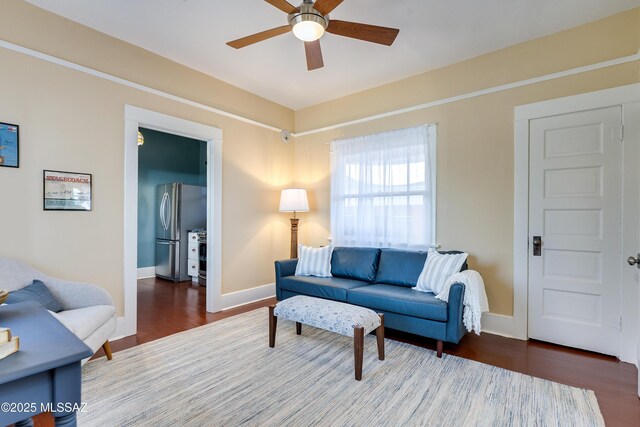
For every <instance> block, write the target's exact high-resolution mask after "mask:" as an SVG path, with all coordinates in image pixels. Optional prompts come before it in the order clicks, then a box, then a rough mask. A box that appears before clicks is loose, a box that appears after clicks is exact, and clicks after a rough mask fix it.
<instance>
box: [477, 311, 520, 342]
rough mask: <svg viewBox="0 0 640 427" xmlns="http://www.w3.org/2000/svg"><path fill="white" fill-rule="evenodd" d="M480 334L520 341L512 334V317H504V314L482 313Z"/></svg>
mask: <svg viewBox="0 0 640 427" xmlns="http://www.w3.org/2000/svg"><path fill="white" fill-rule="evenodd" d="M482 332H483V333H487V334H492V335H500V336H502V337H507V338H516V339H520V338H518V337H517V336H516V334H515V333H514V321H513V316H505V315H504V314H495V313H484V314H483V315H482Z"/></svg>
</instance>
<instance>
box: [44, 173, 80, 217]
mask: <svg viewBox="0 0 640 427" xmlns="http://www.w3.org/2000/svg"><path fill="white" fill-rule="evenodd" d="M43 182H44V210H45V211H90V210H91V174H89V173H74V172H62V171H48V170H45V171H43Z"/></svg>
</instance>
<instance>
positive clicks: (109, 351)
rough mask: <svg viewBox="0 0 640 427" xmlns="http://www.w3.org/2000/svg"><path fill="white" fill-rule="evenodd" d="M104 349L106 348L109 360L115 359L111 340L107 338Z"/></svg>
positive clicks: (105, 352) (105, 351)
mask: <svg viewBox="0 0 640 427" xmlns="http://www.w3.org/2000/svg"><path fill="white" fill-rule="evenodd" d="M102 349H103V350H104V354H106V355H107V360H111V359H113V355H112V354H111V344H109V340H106V341H105V342H104V344H102Z"/></svg>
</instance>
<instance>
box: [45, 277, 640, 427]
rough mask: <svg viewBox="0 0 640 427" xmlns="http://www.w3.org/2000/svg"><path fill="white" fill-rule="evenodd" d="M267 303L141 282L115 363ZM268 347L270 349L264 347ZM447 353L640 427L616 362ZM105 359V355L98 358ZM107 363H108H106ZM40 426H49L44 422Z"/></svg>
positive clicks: (539, 346)
mask: <svg viewBox="0 0 640 427" xmlns="http://www.w3.org/2000/svg"><path fill="white" fill-rule="evenodd" d="M273 303H275V299H270V300H264V301H260V302H257V303H253V304H248V305H245V306H242V307H239V308H235V309H230V310H226V311H223V312H221V313H215V314H211V313H206V311H205V288H204V287H201V286H196V285H192V284H190V283H189V282H186V283H180V284H177V285H175V284H173V283H171V282H167V281H163V280H159V279H158V280H156V279H144V280H140V281H139V282H138V335H136V336H134V337H127V338H124V339H121V340H118V341H114V342H113V343H112V344H111V349H112V351H113V352H115V353H116V354H114V358H117V357H118V355H117V352H118V351H119V350H122V349H125V348H129V347H133V346H135V345H138V344H141V343H144V342H148V341H152V340H155V339H158V338H161V337H164V336H167V335H170V334H174V333H176V332H180V331H184V330H187V329H190V328H194V327H196V326H201V325H204V324H207V323H210V322H215V321H216V320H220V319H224V318H227V317H230V316H234V315H237V314H240V313H245V312H247V311H251V310H254V309H256V308H260V307H265V306H268V305H270V304H273ZM387 338H391V339H396V340H399V341H404V342H408V343H411V344H414V345H417V346H420V347H423V348H427V349H431V350H435V341H433V340H428V339H424V338H421V337H416V336H413V335H410V334H404V333H400V332H396V331H387ZM265 345H266V343H265ZM445 353H448V354H453V355H456V356H460V357H464V358H467V359H472V360H476V361H478V362H483V363H487V364H489V365H494V366H498V367H501V368H504V369H509V370H511V371H516V372H521V373H523V374H527V375H532V376H535V377H539V378H544V379H547V380H551V381H557V382H559V383H563V384H568V385H571V386H574V387H581V388H587V389H591V390H593V391H595V393H596V397H597V398H598V404H599V405H600V409H601V411H602V414H603V415H604V419H605V422H606V424H607V425H608V426H636V427H637V426H640V400H639V399H638V397H637V391H636V387H637V383H636V381H637V371H636V368H635V366H633V365H631V364H628V363H621V362H619V361H618V360H616V359H615V358H613V357H609V356H603V355H599V354H596V353H590V352H586V351H581V350H575V349H570V348H566V347H561V346H557V345H553V344H547V343H543V342H539V341H534V340H529V341H520V340H514V339H509V338H504V337H499V336H496V335H490V334H482V335H481V336H477V335H475V334H467V335H466V336H465V337H464V338H463V339H462V341H461V342H460V344H458V345H445ZM100 356H102V352H99V353H97V354H96V356H95V357H100ZM105 363H108V362H106V361H105ZM40 421H41V422H40V423H38V424H39V425H50V424H48V421H49V420H47V419H46V417H41V420H40Z"/></svg>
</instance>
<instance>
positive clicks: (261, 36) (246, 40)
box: [227, 25, 291, 49]
mask: <svg viewBox="0 0 640 427" xmlns="http://www.w3.org/2000/svg"><path fill="white" fill-rule="evenodd" d="M289 31H291V26H290V25H283V26H282V27H276V28H272V29H270V30H267V31H263V32H261V33H256V34H252V35H250V36H247V37H243V38H241V39H238V40H233V41H230V42H228V43H227V44H228V45H229V46H231V47H233V48H236V49H240V48H241V47H245V46H249V45H251V44H254V43H258V42H261V41H263V40H267V39H270V38H271V37H275V36H279V35H280V34H284V33H288V32H289Z"/></svg>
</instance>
